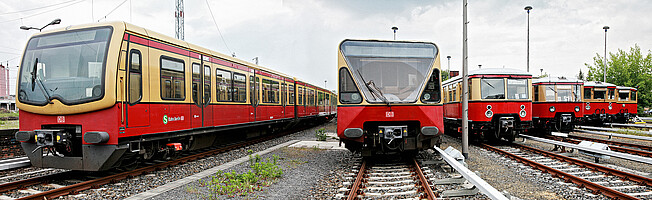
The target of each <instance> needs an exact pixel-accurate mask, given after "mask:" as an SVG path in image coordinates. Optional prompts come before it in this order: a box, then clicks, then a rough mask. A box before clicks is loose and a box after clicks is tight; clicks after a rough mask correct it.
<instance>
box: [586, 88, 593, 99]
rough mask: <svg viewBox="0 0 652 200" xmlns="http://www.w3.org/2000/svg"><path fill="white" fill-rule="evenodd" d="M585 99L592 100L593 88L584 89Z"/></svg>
mask: <svg viewBox="0 0 652 200" xmlns="http://www.w3.org/2000/svg"><path fill="white" fill-rule="evenodd" d="M584 99H591V88H584Z"/></svg>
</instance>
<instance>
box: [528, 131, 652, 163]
mask: <svg viewBox="0 0 652 200" xmlns="http://www.w3.org/2000/svg"><path fill="white" fill-rule="evenodd" d="M521 137H522V138H527V139H530V140H534V141H537V142H543V143H548V144H554V145H559V146H563V147H568V148H573V149H577V150H582V151H586V152H592V153H597V154H602V155H608V156H611V157H616V158H622V159H625V160H631V161H636V162H640V163H645V164H652V158H647V157H643V156H637V155H632V154H628V153H620V152H614V151H607V150H601V149H592V148H588V147H583V146H579V145H576V144H571V143H567V142H559V141H555V140H549V139H544V138H538V137H534V136H529V135H523V134H521Z"/></svg>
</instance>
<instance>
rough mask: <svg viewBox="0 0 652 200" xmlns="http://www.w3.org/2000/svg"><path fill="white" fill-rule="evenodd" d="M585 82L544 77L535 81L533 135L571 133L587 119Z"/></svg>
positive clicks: (533, 82) (533, 84)
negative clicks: (584, 100)
mask: <svg viewBox="0 0 652 200" xmlns="http://www.w3.org/2000/svg"><path fill="white" fill-rule="evenodd" d="M583 85H584V82H582V81H578V80H575V79H568V78H564V77H559V78H557V77H545V78H540V79H535V80H533V81H532V86H533V90H534V101H533V102H532V115H533V116H532V120H533V123H534V128H533V130H532V131H531V132H537V133H538V134H549V133H550V132H551V131H556V132H565V133H568V132H570V131H573V129H574V126H575V125H579V124H580V123H581V119H582V118H583V117H584V109H583V108H582V106H583V103H582V94H581V93H582V87H583Z"/></svg>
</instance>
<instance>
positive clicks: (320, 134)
mask: <svg viewBox="0 0 652 200" xmlns="http://www.w3.org/2000/svg"><path fill="white" fill-rule="evenodd" d="M315 137H317V141H326V139H327V138H328V136H327V135H326V129H324V128H320V129H317V130H315Z"/></svg>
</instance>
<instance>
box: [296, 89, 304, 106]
mask: <svg viewBox="0 0 652 200" xmlns="http://www.w3.org/2000/svg"><path fill="white" fill-rule="evenodd" d="M297 90H299V91H298V93H299V96H298V98H297V105H303V87H300V86H299V87H297Z"/></svg>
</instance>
